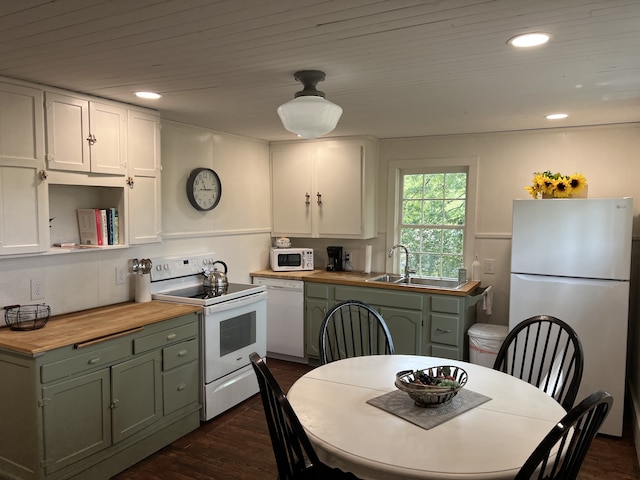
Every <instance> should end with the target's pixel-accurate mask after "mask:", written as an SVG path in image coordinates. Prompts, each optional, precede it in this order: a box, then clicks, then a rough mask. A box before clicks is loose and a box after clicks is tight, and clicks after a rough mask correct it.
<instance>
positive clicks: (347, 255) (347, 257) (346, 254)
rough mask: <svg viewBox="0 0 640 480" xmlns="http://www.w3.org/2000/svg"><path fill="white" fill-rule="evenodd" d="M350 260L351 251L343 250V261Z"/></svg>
mask: <svg viewBox="0 0 640 480" xmlns="http://www.w3.org/2000/svg"><path fill="white" fill-rule="evenodd" d="M350 261H351V252H344V262H345V263H347V262H350Z"/></svg>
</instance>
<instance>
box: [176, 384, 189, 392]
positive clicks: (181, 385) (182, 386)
mask: <svg viewBox="0 0 640 480" xmlns="http://www.w3.org/2000/svg"><path fill="white" fill-rule="evenodd" d="M185 388H187V386H186V385H185V384H184V383H181V384H180V385H178V388H176V390H177V391H179V392H181V391H183V390H184V389H185Z"/></svg>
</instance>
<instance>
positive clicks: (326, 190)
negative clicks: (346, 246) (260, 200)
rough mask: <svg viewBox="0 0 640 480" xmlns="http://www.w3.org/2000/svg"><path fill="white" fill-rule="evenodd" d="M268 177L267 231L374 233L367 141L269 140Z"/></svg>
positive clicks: (373, 147) (372, 168) (373, 152)
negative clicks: (269, 209) (269, 219)
mask: <svg viewBox="0 0 640 480" xmlns="http://www.w3.org/2000/svg"><path fill="white" fill-rule="evenodd" d="M271 179H272V211H273V217H272V222H273V223H272V234H273V236H288V237H312V238H313V237H318V238H372V237H375V236H376V234H377V231H376V221H375V220H376V216H375V206H376V188H377V144H376V143H375V142H374V141H373V140H370V139H355V140H354V139H347V140H326V141H314V142H299V143H298V142H296V143H291V144H289V143H284V144H272V149H271Z"/></svg>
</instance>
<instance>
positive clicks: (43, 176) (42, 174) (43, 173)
mask: <svg viewBox="0 0 640 480" xmlns="http://www.w3.org/2000/svg"><path fill="white" fill-rule="evenodd" d="M38 175H40V180H46V179H47V171H46V170H40V171H39V172H38Z"/></svg>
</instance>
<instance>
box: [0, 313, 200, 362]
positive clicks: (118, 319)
mask: <svg viewBox="0 0 640 480" xmlns="http://www.w3.org/2000/svg"><path fill="white" fill-rule="evenodd" d="M201 309H202V307H199V306H196V305H183V304H180V303H168V302H159V301H155V300H154V301H151V302H145V303H134V302H126V303H117V304H114V305H108V306H105V307H98V308H92V309H90V310H82V311H79V312H74V313H67V314H64V315H56V316H53V317H51V318H50V319H49V321H48V322H47V324H46V325H45V326H44V327H42V328H40V329H38V330H29V331H24V332H23V331H15V330H11V329H9V328H8V327H7V328H0V348H6V349H8V350H14V351H17V352H20V353H25V354H29V355H37V354H39V353H42V352H46V351H47V350H53V349H55V348H60V347H66V346H68V345H73V344H76V343H81V342H87V341H90V340H94V339H99V338H102V337H107V336H110V335H115V334H118V333H126V332H127V331H129V330H132V329H135V328H139V327H143V328H144V326H146V325H151V324H153V323H157V322H162V321H164V320H169V319H171V318H175V317H180V316H182V315H186V314H188V313H193V312H197V311H199V310H201Z"/></svg>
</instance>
